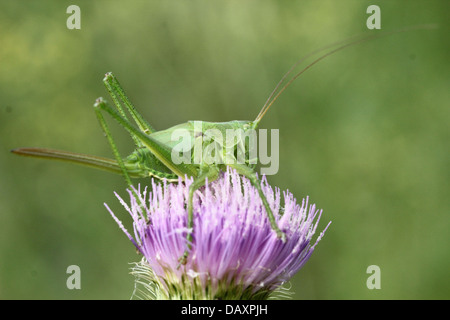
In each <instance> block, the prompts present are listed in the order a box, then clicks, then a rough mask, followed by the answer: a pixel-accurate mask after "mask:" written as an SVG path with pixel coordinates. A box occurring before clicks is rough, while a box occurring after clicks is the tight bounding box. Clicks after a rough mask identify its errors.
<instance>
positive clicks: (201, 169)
mask: <svg viewBox="0 0 450 320" xmlns="http://www.w3.org/2000/svg"><path fill="white" fill-rule="evenodd" d="M420 28H421V27H416V28H414V29H420ZM411 29H412V28H411ZM411 29H403V30H398V31H394V32H391V33H388V34H392V33H398V32H403V31H408V30H411ZM382 35H386V34H375V35H372V36H368V37H364V38H356V39H355V38H352V39H348V40H346V41H343V42H339V43H335V44H332V45H329V46H326V47H323V48H321V49H319V50H316V51H314V52H312V53H310V54H308V55H307V56H305V57H303V58H302V59H300V60H298V61H297V62H296V63H295V64H294V65H293V66H292V68H291V69H290V70H289V71H288V72H287V73H286V74H285V75H284V76H283V77H282V79H281V80H280V82H279V83H278V84H277V86H276V87H275V89H274V90H273V91H272V93H271V94H270V96H269V98H268V99H267V101H266V103H265V104H264V106H263V107H262V109H261V111H260V112H259V114H258V116H257V117H256V118H255V120H253V121H237V120H235V121H230V122H201V123H202V129H201V132H198V130H196V129H195V121H188V122H185V123H182V124H179V125H176V126H174V127H171V128H169V129H166V130H161V131H156V130H155V129H154V128H153V127H152V126H151V125H150V124H149V123H148V122H147V121H146V120H145V119H144V118H143V117H142V115H141V114H140V113H139V112H138V111H137V110H136V108H135V107H134V106H133V104H132V103H131V101H130V100H129V99H128V97H127V96H126V95H125V93H124V90H123V89H122V87H121V86H120V84H119V82H118V81H117V79H116V78H115V77H114V75H113V74H112V73H107V74H106V75H105V77H104V79H103V82H104V84H105V86H106V88H107V90H108V92H109V94H110V96H111V99H112V101H113V103H114V105H115V107H116V110H115V109H113V108H112V107H111V106H110V105H109V104H108V102H107V101H106V100H104V99H103V98H98V99H97V100H96V102H95V104H94V110H95V114H96V116H97V118H98V120H99V123H100V126H101V128H102V130H103V132H104V133H105V135H106V137H107V139H108V141H109V144H110V146H111V149H112V152H113V154H114V158H115V159H108V158H103V157H97V156H91V155H86V154H79V153H73V152H67V151H60V150H53V149H43V148H18V149H14V150H12V152H13V153H15V154H18V155H23V156H31V157H37V158H46V159H54V160H63V161H69V162H73V163H77V164H82V165H85V166H90V167H93V168H96V169H102V170H106V171H109V172H113V173H116V174H121V175H123V176H124V178H125V180H126V183H127V184H128V186H129V187H130V189H132V190H133V187H132V183H131V178H137V177H154V178H156V179H161V180H163V179H165V180H167V181H169V182H173V183H175V182H178V181H179V177H181V178H182V179H185V177H192V178H193V183H192V184H191V186H190V188H189V197H188V225H187V228H188V230H189V231H188V232H187V236H186V237H187V248H186V251H185V252H184V254H183V256H182V257H180V263H185V262H186V259H187V258H188V254H189V250H190V248H191V244H192V240H193V238H192V230H193V205H192V203H193V195H194V192H195V191H196V190H197V189H199V188H200V187H202V186H203V185H205V183H206V181H209V182H211V181H213V180H215V179H217V178H218V177H219V174H220V172H221V171H224V170H226V167H227V166H229V167H231V168H233V169H235V170H236V171H237V172H238V173H239V174H240V175H243V176H245V177H247V178H248V179H249V180H250V182H251V184H252V185H253V186H254V187H255V188H256V189H257V190H258V193H259V195H260V197H261V200H262V202H263V204H264V207H265V209H266V212H267V216H268V219H269V222H270V224H271V227H272V229H273V230H274V232H275V233H276V234H277V236H278V238H280V240H281V241H285V233H284V232H283V231H282V230H280V229H279V227H278V225H277V223H276V219H275V217H274V214H273V212H272V210H271V208H270V206H269V204H268V202H267V199H266V198H265V196H264V194H263V192H262V190H261V181H260V179H259V178H258V176H257V174H256V172H255V164H256V159H253V158H250V157H248V158H246V159H247V160H246V161H245V162H240V163H237V162H236V161H233V160H236V157H235V156H234V157H233V155H236V154H237V153H241V154H244V155H247V156H249V146H248V144H247V143H246V141H245V137H246V133H247V132H248V131H250V130H255V129H256V128H257V127H258V124H259V122H260V121H261V119H262V118H263V117H264V115H265V114H266V112H267V111H268V110H269V108H270V107H271V106H272V104H273V103H274V102H275V100H277V98H278V97H279V96H280V94H281V93H282V92H283V91H284V90H285V89H286V88H287V87H288V86H289V85H290V84H291V83H292V82H293V81H294V80H295V79H297V78H298V77H299V76H300V75H301V74H302V73H303V72H305V71H306V70H307V69H309V68H310V67H311V66H313V65H314V64H316V63H318V62H319V61H321V60H322V59H324V58H326V57H328V56H330V55H332V54H333V53H335V52H337V51H340V50H343V49H344V48H346V47H349V46H352V45H355V44H358V43H361V42H364V41H367V40H370V39H374V38H378V37H380V36H382ZM332 48H334V49H332ZM326 50H328V51H327V52H326V53H323V54H322V55H320V56H319V57H318V58H316V59H315V60H314V61H313V62H311V63H310V64H308V65H307V66H306V67H305V68H303V69H302V70H301V71H299V72H298V73H297V74H295V75H294V76H293V77H292V78H291V79H290V80H289V81H288V82H287V83H286V84H285V85H284V86H283V87H281V85H282V84H283V83H284V82H285V79H286V77H287V76H288V75H289V74H291V72H292V71H293V70H294V68H295V67H297V66H298V65H299V64H300V63H301V62H303V61H304V60H305V59H307V58H309V57H310V56H312V55H315V54H317V53H319V52H322V51H326ZM102 112H106V113H108V114H109V115H110V116H111V117H112V118H113V119H115V120H116V121H117V122H118V123H119V124H120V125H121V126H123V127H124V128H125V129H126V130H127V131H128V132H129V134H130V135H131V137H132V139H133V141H134V144H135V145H136V149H135V151H133V152H132V153H131V154H130V155H129V156H128V157H126V158H122V157H121V156H120V154H119V151H118V149H117V147H116V145H115V142H114V140H113V138H112V135H111V133H110V131H109V129H108V126H107V124H106V121H105V119H104V117H103V113H102ZM127 113H128V116H127ZM129 116H131V118H132V119H133V121H134V122H135V125H134V124H133V123H132V122H131V121H130V120H129V119H128V117H129ZM209 129H214V130H218V131H219V132H221V133H225V132H226V131H227V130H238V131H239V132H241V133H242V135H238V136H236V139H233V141H231V144H230V143H228V141H227V144H225V143H224V142H223V140H222V141H219V140H217V139H215V137H214V136H208V139H209V141H212V142H214V143H215V145H216V146H219V148H221V149H222V152H221V153H220V154H221V155H220V156H219V159H220V160H223V161H219V162H213V163H211V162H205V161H203V159H202V158H200V161H190V162H188V163H185V162H181V163H179V162H175V161H174V160H173V152H174V148H175V147H176V146H177V145H178V141H175V140H174V139H173V133H174V132H175V130H183V132H187V133H188V134H189V137H190V138H191V140H192V141H191V142H192V143H191V144H190V145H189V146H188V148H189V147H190V148H193V146H194V145H195V143H196V141H197V139H198V138H201V137H202V136H203V135H205V132H206V131H208V130H209ZM201 141H203V140H201ZM216 155H217V154H216ZM227 155H228V156H227ZM230 155H231V156H230ZM194 157H195V155H192V158H191V159H190V160H193V158H194ZM197 160H198V159H197ZM253 160H255V161H253ZM193 162H194V163H193Z"/></svg>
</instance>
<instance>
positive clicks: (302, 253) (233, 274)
mask: <svg viewBox="0 0 450 320" xmlns="http://www.w3.org/2000/svg"><path fill="white" fill-rule="evenodd" d="M191 183H192V180H191V179H186V181H185V182H182V181H181V179H180V182H179V183H178V184H168V183H166V182H164V183H162V184H157V183H155V182H154V181H152V190H153V191H152V192H147V188H145V190H144V191H143V192H141V190H140V188H139V189H137V190H135V191H136V192H135V193H133V192H131V191H128V192H129V194H130V199H131V203H130V206H128V205H127V204H126V203H125V201H124V200H122V199H121V198H120V197H119V196H118V195H117V194H116V196H117V197H118V198H119V200H120V202H121V203H122V205H123V206H124V207H125V208H126V210H127V211H128V213H129V214H130V215H131V216H132V218H133V227H134V237H133V236H132V235H131V234H130V233H129V232H128V231H127V230H126V229H125V228H124V226H123V225H122V223H121V222H120V221H119V219H118V218H117V217H116V216H115V215H114V213H113V212H112V211H111V210H110V209H109V207H108V206H107V205H106V204H105V206H106V207H107V209H108V210H109V212H110V213H111V215H112V216H113V218H114V219H115V220H116V222H117V223H118V224H119V226H120V227H121V229H122V230H123V231H124V232H125V234H126V235H127V236H128V238H129V239H130V240H131V241H132V242H133V244H134V245H135V246H136V248H137V249H138V250H139V252H140V253H142V255H143V256H144V259H143V261H142V262H141V263H140V264H137V267H136V268H135V270H134V274H135V275H137V278H138V279H137V282H139V283H141V284H143V285H144V287H146V289H147V290H149V291H150V296H151V297H152V298H156V299H266V298H268V297H269V296H270V294H271V293H273V292H274V291H276V290H277V289H279V288H280V286H282V285H283V284H284V283H285V282H286V281H288V280H289V279H290V278H291V277H292V276H293V275H294V274H295V273H296V272H297V271H298V270H299V269H300V268H301V267H302V266H303V265H304V264H305V263H306V261H307V260H308V259H309V257H310V256H311V254H312V253H313V251H314V248H315V246H316V244H317V243H318V241H319V240H320V239H321V238H322V237H323V234H324V232H325V230H326V229H327V228H328V225H329V224H328V225H327V227H326V228H325V230H324V231H322V233H321V234H320V235H319V237H318V238H317V239H316V241H315V242H314V243H313V244H312V243H311V240H312V237H313V235H314V233H315V231H316V228H317V225H318V222H319V220H320V216H321V213H322V210H320V211H319V210H316V206H315V205H308V198H306V200H303V201H302V204H301V205H299V204H298V203H297V201H296V199H295V198H294V196H293V195H292V194H291V193H290V192H289V191H285V192H283V197H284V206H283V207H282V206H281V199H280V198H281V195H280V190H279V189H278V188H276V189H275V190H273V189H272V188H271V187H270V186H269V185H268V183H267V180H266V179H265V177H263V180H262V190H263V192H264V194H265V195H266V198H267V201H268V202H269V204H270V206H271V208H272V211H273V213H274V215H275V218H276V220H277V224H278V226H279V228H280V229H281V230H283V231H284V232H285V233H286V242H284V243H283V241H282V240H281V239H279V238H277V235H276V233H275V232H274V231H273V230H272V228H271V226H270V223H269V220H268V218H267V215H266V212H265V208H264V205H263V204H262V201H261V199H260V197H259V195H258V191H257V190H256V189H255V188H254V187H253V186H252V185H251V183H250V182H249V180H248V179H246V178H244V177H241V176H239V175H238V174H237V173H236V172H235V171H234V170H230V169H229V170H227V172H225V173H222V174H221V176H220V178H219V179H218V180H216V181H213V182H211V183H208V184H207V185H206V186H205V187H204V188H202V189H200V190H198V191H197V192H196V194H195V196H194V201H193V209H194V230H193V231H192V232H193V233H192V236H193V240H192V246H191V251H190V253H189V256H188V259H187V263H186V264H185V265H180V264H179V259H180V257H182V255H183V253H184V251H185V249H186V248H187V240H186V238H187V237H186V235H187V232H189V231H190V230H187V227H186V226H187V201H188V200H187V199H188V190H189V185H190V184H191ZM135 194H137V195H139V199H136V197H135Z"/></svg>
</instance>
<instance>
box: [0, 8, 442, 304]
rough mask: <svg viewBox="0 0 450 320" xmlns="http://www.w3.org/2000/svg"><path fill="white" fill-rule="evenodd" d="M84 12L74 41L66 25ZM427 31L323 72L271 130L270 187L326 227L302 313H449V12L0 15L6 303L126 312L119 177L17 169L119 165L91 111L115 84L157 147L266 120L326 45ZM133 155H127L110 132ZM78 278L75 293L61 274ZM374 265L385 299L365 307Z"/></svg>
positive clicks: (265, 124) (302, 280)
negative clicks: (32, 155)
mask: <svg viewBox="0 0 450 320" xmlns="http://www.w3.org/2000/svg"><path fill="white" fill-rule="evenodd" d="M70 4H77V5H79V6H80V8H81V30H69V29H67V28H66V19H67V18H68V17H69V14H67V13H66V8H67V7H68V6H69V5H70ZM370 4H377V5H379V6H380V7H381V18H382V31H389V30H395V29H399V28H403V27H405V26H411V25H418V24H424V23H436V24H439V28H438V29H436V30H427V31H412V32H408V33H402V34H396V35H392V36H389V37H385V38H382V39H378V40H374V41H370V42H368V43H364V44H361V45H358V46H354V47H351V48H348V49H346V50H345V51H342V52H339V53H337V54H335V55H333V56H332V57H330V58H327V59H325V60H324V61H321V62H320V63H319V64H318V65H316V66H314V67H313V68H312V69H311V70H309V71H308V72H306V73H305V74H304V75H302V76H301V77H300V78H299V79H298V80H297V81H296V82H295V83H294V84H293V85H292V86H291V87H290V88H289V89H288V90H287V91H286V92H285V93H284V94H283V95H282V96H281V98H280V99H278V101H277V102H276V103H275V105H274V106H273V108H272V109H271V110H270V112H268V113H267V115H266V117H265V119H264V121H262V122H261V125H262V128H267V129H270V128H275V129H280V170H279V172H278V174H277V175H275V176H271V177H270V178H269V181H270V182H271V183H272V184H273V185H276V186H279V187H280V188H282V189H289V190H290V191H291V192H293V193H294V195H296V197H297V198H298V199H299V200H300V199H301V198H302V197H305V196H306V195H309V196H310V199H311V201H313V202H314V203H316V204H317V205H318V206H319V207H320V208H323V210H324V213H323V216H322V221H321V223H320V226H319V228H323V227H324V226H325V225H326V223H327V222H328V221H330V220H332V221H333V223H332V224H331V227H330V228H329V230H328V231H327V233H326V235H325V237H324V238H323V240H322V241H321V242H320V244H319V245H318V247H317V249H316V251H315V253H314V254H313V256H312V258H311V259H310V261H309V262H308V263H307V264H306V266H305V267H304V268H303V269H302V270H301V271H300V272H299V273H298V274H297V275H296V276H295V277H294V278H293V280H292V287H293V291H294V292H295V295H294V296H293V297H294V299H448V298H450V284H449V279H450V277H449V270H450V256H449V247H448V245H449V240H450V237H449V227H450V223H449V222H450V221H449V211H450V203H449V182H448V181H449V178H450V175H449V144H448V143H449V138H450V136H449V120H450V112H449V101H450V95H449V74H450V73H449V71H450V70H449V41H448V39H449V38H448V35H449V30H448V9H449V3H448V1H445V0H443V1H408V2H405V1H376V2H374V1H356V0H353V1H351V0H341V1H334V0H330V1H323V0H321V1H317V0H310V1H290V2H287V1H256V0H255V1H143V0H142V1H127V2H126V3H125V2H123V1H121V2H119V1H106V0H102V1H3V0H2V1H1V2H0V147H1V149H0V173H1V178H0V298H1V299H128V298H129V297H130V296H131V293H132V291H133V285H134V282H133V277H132V276H131V275H129V267H130V265H129V264H128V263H130V262H134V261H137V260H139V259H140V258H139V257H138V256H137V255H136V253H135V250H134V247H133V246H132V244H131V243H130V242H129V241H128V239H127V238H126V237H125V236H124V235H123V233H122V232H121V231H120V230H119V228H118V227H117V225H116V224H115V222H114V221H113V219H111V217H110V216H109V214H108V212H107V211H106V209H105V208H104V206H103V203H104V202H106V203H108V204H109V205H110V206H111V207H112V209H113V210H115V211H116V212H117V213H118V216H119V217H120V218H121V219H123V220H125V221H127V223H128V224H129V220H127V216H126V215H125V212H124V210H122V208H121V206H120V204H119V203H118V201H117V200H116V198H115V197H114V195H113V191H118V192H119V193H120V194H122V195H124V189H125V183H124V181H123V180H122V178H121V177H120V176H113V175H110V174H108V173H104V172H100V171H99V172H97V171H96V170H92V169H88V168H83V167H77V166H73V165H71V164H64V163H60V162H50V161H45V160H34V159H27V158H22V157H17V156H15V155H13V154H11V153H10V152H9V151H10V150H11V149H13V148H17V147H26V146H29V147H31V146H34V147H52V148H58V149H63V150H70V151H75V152H83V153H90V154H95V155H102V156H107V157H111V151H110V149H109V146H108V143H107V141H106V139H105V138H104V137H103V135H102V131H101V129H100V127H99V125H98V123H97V119H96V117H95V115H94V112H93V110H92V105H93V102H94V100H95V99H96V98H97V97H99V96H104V97H106V98H107V92H106V90H105V88H104V86H103V83H102V78H103V75H104V74H105V73H106V72H108V71H113V72H114V73H115V75H116V76H117V77H118V79H119V81H120V82H121V84H122V85H123V86H124V88H125V90H126V92H127V94H128V95H129V97H130V98H131V99H132V101H133V102H134V103H135V105H136V106H137V107H138V108H139V110H140V111H142V113H143V114H144V116H145V117H146V119H148V120H149V122H150V123H152V124H153V125H154V127H155V128H156V129H164V128H168V127H170V126H172V125H175V124H178V123H182V122H185V121H187V120H205V121H229V120H234V119H248V120H252V119H254V118H255V116H256V115H257V113H258V112H259V109H260V108H261V106H262V105H263V103H264V101H265V99H266V98H267V96H268V95H269V93H270V92H271V91H272V89H273V88H274V86H275V84H276V83H277V82H278V80H279V79H280V78H281V76H282V75H283V74H284V72H286V71H287V70H288V69H289V68H290V67H291V65H292V64H293V63H294V62H295V61H296V60H297V59H298V58H300V57H301V56H303V55H305V54H307V53H309V52H311V51H313V50H315V49H317V48H320V47H322V46H324V45H327V44H330V43H333V42H335V41H338V40H342V39H345V38H347V37H349V36H353V35H357V34H361V33H364V32H366V33H367V34H372V33H373V32H377V31H369V30H367V28H366V19H367V18H368V16H369V15H368V14H366V8H367V7H368V6H369V5H370ZM109 123H110V124H111V129H112V131H113V134H114V136H115V137H116V139H117V143H118V145H119V147H120V150H121V151H122V154H123V155H125V154H127V153H128V152H130V151H131V150H132V141H131V140H130V138H129V137H128V135H127V134H126V133H125V132H124V130H123V129H121V128H120V127H119V126H117V125H115V124H113V123H112V122H111V121H110V122H109ZM72 264H75V265H78V266H80V268H81V290H68V289H67V287H66V279H67V277H68V274H66V268H67V267H68V266H69V265H72ZM369 265H378V266H379V267H380V269H381V289H380V290H369V289H368V288H367V287H366V280H367V278H368V277H369V274H367V273H366V269H367V267H368V266H369Z"/></svg>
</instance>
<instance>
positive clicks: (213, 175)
mask: <svg viewBox="0 0 450 320" xmlns="http://www.w3.org/2000/svg"><path fill="white" fill-rule="evenodd" d="M219 172H220V171H219V169H218V168H216V167H213V166H212V167H207V171H206V172H202V173H200V175H199V176H198V177H197V178H195V179H194V181H193V182H192V184H191V185H190V186H189V196H188V223H187V229H188V232H187V236H186V241H187V242H186V243H187V246H186V250H185V251H184V253H183V256H182V257H181V258H180V259H179V260H178V261H179V265H178V266H180V265H181V264H186V262H187V258H188V256H189V252H190V251H191V249H192V240H193V239H192V233H193V232H194V205H193V199H194V192H195V191H196V190H198V189H199V188H200V187H202V186H204V185H205V183H206V179H208V182H212V181H214V180H216V179H217V178H218V177H219Z"/></svg>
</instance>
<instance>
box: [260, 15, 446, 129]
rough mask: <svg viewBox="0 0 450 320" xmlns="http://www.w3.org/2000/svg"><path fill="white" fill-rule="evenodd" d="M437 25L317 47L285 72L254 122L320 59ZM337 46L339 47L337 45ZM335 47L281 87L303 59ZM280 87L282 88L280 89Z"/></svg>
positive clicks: (421, 26)
mask: <svg viewBox="0 0 450 320" xmlns="http://www.w3.org/2000/svg"><path fill="white" fill-rule="evenodd" d="M436 28H437V25H436V24H426V25H417V26H411V27H406V28H403V29H399V30H394V31H390V32H384V33H376V34H373V35H370V36H365V37H362V36H361V35H358V36H353V37H351V38H348V39H346V40H343V41H339V42H335V43H332V44H329V45H327V46H325V47H322V48H320V49H317V50H315V51H313V52H310V53H309V54H307V55H306V56H304V57H302V58H301V59H299V60H298V61H297V62H296V63H295V64H294V65H293V66H292V67H291V68H290V69H289V71H288V72H286V73H285V75H284V76H283V77H282V78H281V80H280V81H279V82H278V84H277V85H276V87H275V89H273V91H272V93H271V94H270V96H269V97H268V98H267V100H266V102H265V103H264V105H263V107H262V108H261V111H260V112H259V114H258V116H257V117H256V119H255V121H254V123H255V124H258V123H259V122H260V121H261V119H262V118H263V117H264V115H265V114H266V112H267V111H268V110H269V109H270V107H271V106H272V104H273V103H274V102H275V101H276V100H277V99H278V97H279V96H280V95H281V94H282V93H283V91H284V90H286V89H287V87H289V86H290V85H291V83H292V82H294V80H295V79H297V78H298V77H299V76H300V75H301V74H303V73H304V72H305V71H306V70H308V69H309V68H311V67H312V66H313V65H315V64H316V63H318V62H319V61H321V60H323V59H325V58H326V57H328V56H331V55H332V54H333V53H336V52H338V51H341V50H343V49H345V48H347V47H351V46H354V45H357V44H360V43H363V42H366V41H369V40H374V39H378V38H381V37H385V36H389V35H392V34H396V33H402V32H407V31H413V30H430V29H436ZM336 46H337V47H336ZM333 47H336V48H335V49H333V50H331V51H328V52H326V53H324V54H322V55H321V56H319V57H318V58H316V59H315V60H314V61H313V62H311V63H310V64H308V65H307V66H306V67H305V68H303V69H302V70H301V71H299V72H298V73H297V74H296V75H294V76H293V77H292V78H291V80H289V81H288V82H287V83H286V84H285V85H284V86H283V87H282V88H281V89H280V87H281V85H282V84H283V82H284V81H285V80H286V78H287V77H288V76H289V75H290V74H291V72H292V71H293V70H294V69H295V68H296V67H297V66H298V65H299V64H300V63H302V62H303V61H305V60H306V59H308V58H309V57H311V56H313V55H315V54H317V53H319V52H322V51H325V50H328V49H331V48H333ZM278 89H280V90H278Z"/></svg>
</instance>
